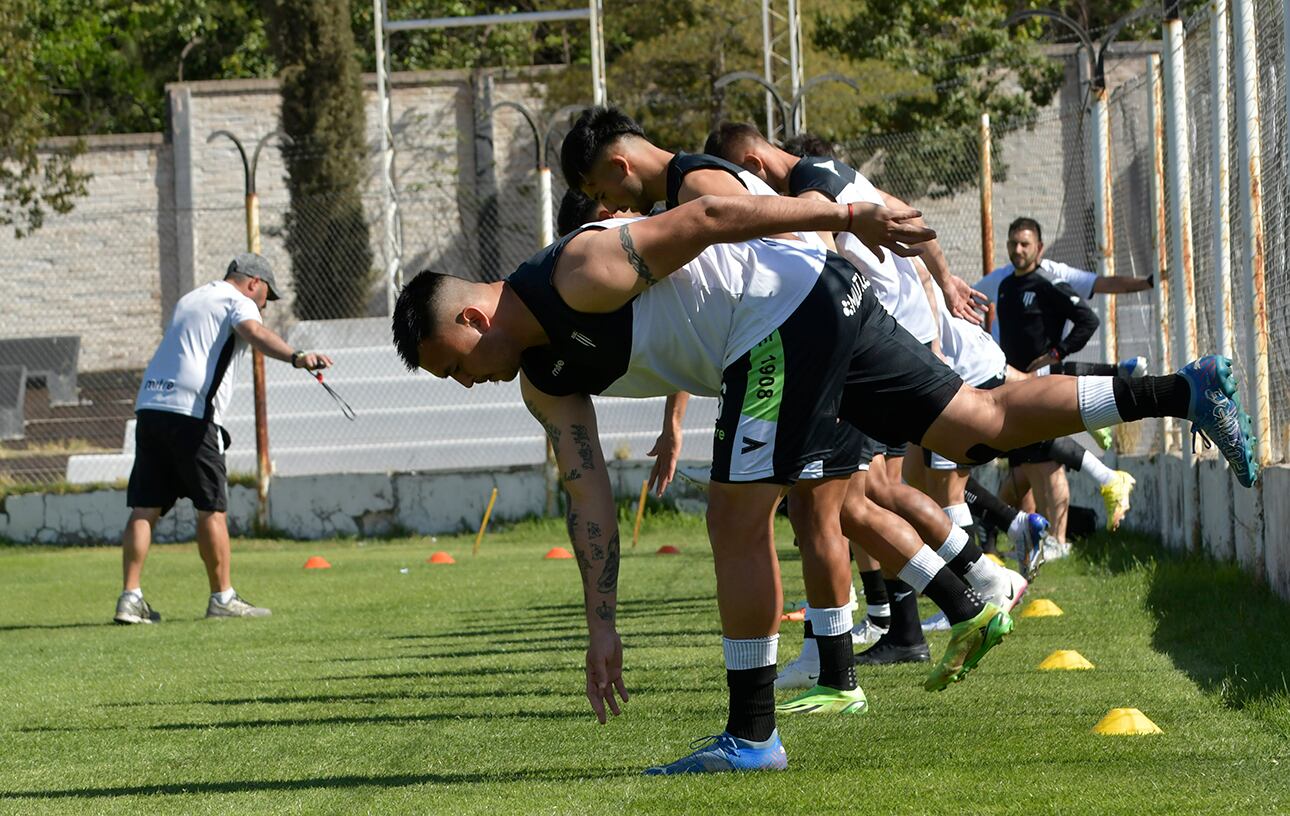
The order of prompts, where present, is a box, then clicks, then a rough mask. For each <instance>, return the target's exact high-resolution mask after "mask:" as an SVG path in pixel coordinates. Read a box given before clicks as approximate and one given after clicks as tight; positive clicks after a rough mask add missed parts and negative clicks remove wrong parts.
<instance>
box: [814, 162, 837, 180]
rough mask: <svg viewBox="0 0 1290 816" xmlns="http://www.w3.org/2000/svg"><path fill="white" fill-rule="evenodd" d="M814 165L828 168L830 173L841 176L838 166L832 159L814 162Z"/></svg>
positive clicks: (823, 168) (822, 168)
mask: <svg viewBox="0 0 1290 816" xmlns="http://www.w3.org/2000/svg"><path fill="white" fill-rule="evenodd" d="M815 166H816V167H818V168H820V169H821V170H828V171H829V172H830V173H832V174H833V175H835V176H837V177H839V178H841V177H842V174H841V173H839V172H838V168H837V167H836V166H835V165H834V164H833V162H832V161H823V162H816V163H815Z"/></svg>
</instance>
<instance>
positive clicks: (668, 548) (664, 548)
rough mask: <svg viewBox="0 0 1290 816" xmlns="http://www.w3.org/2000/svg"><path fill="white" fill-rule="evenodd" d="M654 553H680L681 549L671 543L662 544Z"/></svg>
mask: <svg viewBox="0 0 1290 816" xmlns="http://www.w3.org/2000/svg"><path fill="white" fill-rule="evenodd" d="M654 554H655V555H680V554H681V551H680V550H678V549H677V548H676V547H673V546H672V545H671V544H664V545H663V546H662V547H659V548H658V552H656V553H654Z"/></svg>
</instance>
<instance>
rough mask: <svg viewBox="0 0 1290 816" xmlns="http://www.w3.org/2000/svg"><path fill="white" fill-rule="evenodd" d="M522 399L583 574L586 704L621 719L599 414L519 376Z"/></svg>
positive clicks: (613, 531)
mask: <svg viewBox="0 0 1290 816" xmlns="http://www.w3.org/2000/svg"><path fill="white" fill-rule="evenodd" d="M520 392H521V393H522V394H523V395H524V404H525V406H527V407H528V409H529V413H531V414H533V417H534V418H535V419H536V420H537V421H538V422H539V423H541V425H542V428H543V430H545V431H546V435H547V439H549V440H551V447H552V448H553V449H554V450H555V460H556V465H557V466H558V467H559V469H560V481H561V482H562V483H563V484H564V489H565V491H566V492H567V493H568V494H569V507H568V513H567V515H566V518H565V522H566V524H567V525H568V529H569V543H570V544H572V545H573V552H574V556H575V557H576V558H577V559H578V570H579V572H580V573H581V575H582V596H583V602H584V604H585V606H586V615H587V631H588V634H589V638H588V645H587V667H586V668H587V699H588V700H589V701H590V702H591V708H592V710H593V711H595V712H596V719H598V720H600V722H602V723H603V722H605V720H606V714H605V712H606V710H608V711H610V712H612V713H613V714H618V713H619V712H620V709H619V706H618V700H617V699H616V698H615V696H614V692H615V690H617V693H618V696H620V697H621V698H622V699H623V700H624V701H625V700H627V696H628V695H627V688H626V686H625V685H624V683H623V645H622V641H621V640H620V639H619V637H618V630H617V626H616V620H617V613H618V559H619V554H620V546H619V538H618V509H617V506H616V505H615V504H614V494H613V490H612V488H611V487H610V484H609V472H608V471H607V470H606V468H605V459H604V453H603V451H602V450H601V448H600V436H599V433H598V432H597V430H596V412H595V408H594V407H593V406H592V404H591V398H590V397H588V396H586V395H573V396H567V397H553V396H551V395H549V394H546V393H543V392H542V391H540V390H538V388H537V387H536V386H534V385H533V384H532V383H531V382H529V380H528V378H527V377H525V376H523V375H522V374H521V376H520Z"/></svg>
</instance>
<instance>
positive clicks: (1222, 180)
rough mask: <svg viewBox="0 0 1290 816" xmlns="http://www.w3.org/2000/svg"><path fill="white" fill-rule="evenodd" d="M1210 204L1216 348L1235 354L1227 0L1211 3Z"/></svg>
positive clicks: (1221, 351)
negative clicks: (1212, 217)
mask: <svg viewBox="0 0 1290 816" xmlns="http://www.w3.org/2000/svg"><path fill="white" fill-rule="evenodd" d="M1209 63H1210V73H1209V84H1210V88H1211V95H1210V104H1211V105H1212V106H1213V107H1212V109H1211V114H1212V116H1211V121H1210V129H1209V133H1210V137H1209V141H1210V148H1211V151H1210V208H1211V209H1212V211H1213V213H1214V234H1213V236H1212V240H1213V242H1214V247H1213V254H1214V278H1215V279H1214V328H1215V334H1216V335H1217V337H1216V338H1215V340H1216V341H1217V342H1216V343H1215V346H1216V350H1217V351H1218V353H1219V354H1221V355H1223V356H1224V357H1231V356H1232V330H1233V326H1234V325H1235V324H1234V322H1233V320H1232V255H1231V251H1230V249H1229V247H1231V245H1232V225H1231V223H1230V222H1231V212H1230V209H1231V206H1230V203H1229V199H1228V196H1229V195H1230V192H1229V184H1228V174H1227V173H1228V170H1227V168H1228V165H1227V161H1228V154H1229V152H1230V149H1229V144H1228V142H1229V140H1228V136H1227V0H1211V2H1210V4H1209Z"/></svg>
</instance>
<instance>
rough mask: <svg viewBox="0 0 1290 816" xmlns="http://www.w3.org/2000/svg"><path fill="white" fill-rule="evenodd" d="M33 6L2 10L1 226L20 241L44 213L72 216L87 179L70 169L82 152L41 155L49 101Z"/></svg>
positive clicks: (29, 1)
mask: <svg viewBox="0 0 1290 816" xmlns="http://www.w3.org/2000/svg"><path fill="white" fill-rule="evenodd" d="M34 5H35V3H34V2H33V0H6V2H5V3H3V4H0V225H4V226H6V227H12V228H13V231H14V235H16V236H17V237H19V238H21V237H23V236H24V235H28V234H30V233H31V232H32V231H34V230H36V229H39V228H40V226H41V225H42V224H43V223H44V221H45V215H46V213H47V212H49V211H53V212H57V213H66V212H70V211H71V209H72V207H73V206H74V202H75V199H76V198H78V197H80V196H83V195H85V193H86V184H87V183H88V182H89V179H90V176H89V174H87V173H82V172H79V171H77V170H76V168H75V166H74V161H75V157H76V155H77V153H79V152H80V151H81V149H82V146H80V145H74V146H72V147H71V148H69V149H65V150H62V151H55V150H42V149H41V139H42V138H44V137H45V136H46V135H48V134H49V133H50V126H51V121H50V117H49V114H48V110H49V107H50V104H51V101H52V100H51V99H50V96H49V94H48V93H47V92H46V90H45V85H44V83H42V82H41V81H40V77H39V74H38V72H37V70H36V51H37V47H38V46H37V36H36V30H35V28H34V27H33V26H32V24H31V21H32V12H33V11H34V9H33V6H34Z"/></svg>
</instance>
